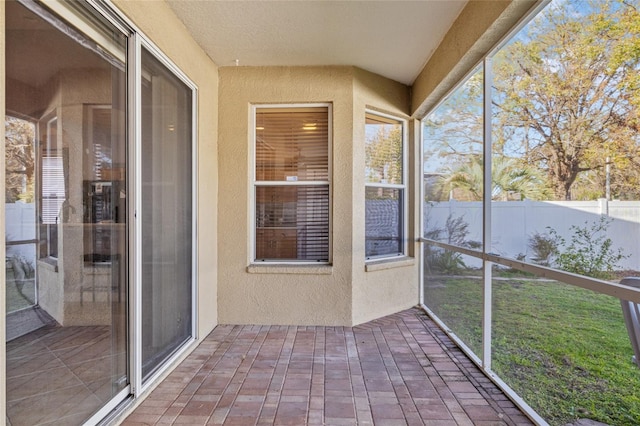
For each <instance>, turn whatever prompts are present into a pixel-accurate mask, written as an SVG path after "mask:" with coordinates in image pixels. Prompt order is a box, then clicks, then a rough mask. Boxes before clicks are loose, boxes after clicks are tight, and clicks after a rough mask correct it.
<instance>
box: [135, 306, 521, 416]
mask: <svg viewBox="0 0 640 426" xmlns="http://www.w3.org/2000/svg"><path fill="white" fill-rule="evenodd" d="M174 423H175V424H190V425H205V424H210V425H219V424H225V425H256V424H258V425H271V424H275V425H305V424H309V425H356V424H357V425H372V424H373V425H380V426H385V425H423V424H424V425H505V424H506V425H530V424H532V422H531V421H530V420H529V419H528V418H527V417H526V416H525V415H524V414H523V413H522V412H521V411H520V410H519V409H518V408H517V407H515V405H514V404H513V403H512V402H511V401H510V400H509V399H508V398H507V397H506V396H505V395H504V394H503V393H502V392H501V391H500V390H499V389H498V388H497V387H496V386H495V385H494V384H493V383H492V382H491V381H490V380H489V379H487V378H486V377H485V376H484V375H483V374H482V372H480V370H478V369H477V368H476V367H475V365H474V364H473V363H472V362H471V361H470V360H469V359H468V358H467V357H466V356H465V355H464V354H463V353H462V352H461V351H460V350H459V349H458V348H457V347H456V346H455V345H454V344H453V342H451V340H450V339H449V338H448V337H447V336H446V335H445V334H444V333H443V332H442V331H441V330H440V328H438V326H437V325H436V324H435V323H434V322H433V321H432V320H431V319H430V318H429V317H428V316H427V315H426V314H425V313H424V312H423V311H422V310H421V309H419V308H413V309H409V310H406V311H403V312H400V313H398V314H394V315H390V316H387V317H384V318H381V319H378V320H375V321H371V322H368V323H366V324H362V325H359V326H357V327H353V328H350V327H299V326H289V327H287V326H237V325H236V326H234V325H220V326H218V327H216V328H215V330H214V331H213V332H212V333H211V334H210V335H209V336H207V337H206V338H205V339H204V341H203V342H202V343H201V344H200V346H198V348H196V349H195V351H194V352H193V353H191V354H190V355H189V357H188V358H187V359H186V360H185V361H184V362H182V364H180V366H178V367H177V368H176V370H174V371H173V372H172V373H171V374H170V375H169V376H168V377H167V379H165V380H164V381H163V382H162V383H161V384H160V385H158V387H157V388H156V389H155V390H154V391H153V392H152V393H151V394H150V395H149V397H148V398H146V399H145V400H144V401H143V402H142V403H141V404H140V406H138V407H137V408H136V410H135V411H134V412H133V413H132V414H131V415H130V416H129V417H128V418H126V419H125V420H124V422H123V424H124V425H153V424H174Z"/></svg>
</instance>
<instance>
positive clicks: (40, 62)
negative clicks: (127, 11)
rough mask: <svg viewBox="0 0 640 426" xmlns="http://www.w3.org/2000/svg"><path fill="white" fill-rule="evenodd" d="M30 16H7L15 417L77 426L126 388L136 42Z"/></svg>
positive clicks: (20, 9) (10, 370) (32, 10)
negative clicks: (132, 55) (129, 117)
mask: <svg viewBox="0 0 640 426" xmlns="http://www.w3.org/2000/svg"><path fill="white" fill-rule="evenodd" d="M26 4H27V6H28V7H27V6H25V5H23V4H21V3H19V2H16V1H7V2H6V3H5V9H6V21H5V22H6V33H5V37H6V87H5V90H6V110H7V117H5V130H6V134H7V137H6V138H5V147H7V148H10V149H7V150H6V152H7V155H6V158H5V164H6V168H7V170H10V171H11V173H8V174H7V182H5V200H6V212H5V213H6V217H7V221H6V236H7V237H6V238H7V240H8V243H9V244H8V249H7V260H8V261H7V262H6V270H5V273H6V277H7V289H6V292H7V312H8V313H7V318H6V324H7V344H6V348H7V378H6V386H7V414H8V420H9V422H10V423H11V424H12V425H14V426H15V425H33V424H42V423H47V422H52V421H57V422H61V423H63V424H67V425H73V424H82V423H83V422H84V421H86V420H87V419H88V418H90V417H91V416H92V415H93V414H94V413H96V412H97V411H98V410H100V409H101V408H102V407H103V406H104V405H105V404H106V403H108V402H109V401H111V400H112V399H113V398H114V396H115V395H116V394H117V393H118V392H119V391H121V390H122V389H124V388H125V387H126V386H127V385H128V383H129V379H128V376H129V373H128V370H127V358H128V355H127V332H126V330H127V318H126V306H127V298H126V288H127V280H126V276H127V262H126V259H127V250H126V238H125V237H126V226H127V215H126V202H127V192H126V188H127V185H126V182H127V173H126V164H127V156H126V152H127V141H126V127H125V121H126V120H125V118H126V87H127V85H126V72H125V69H126V68H125V66H126V64H125V63H124V62H123V58H125V57H126V43H127V39H126V37H125V36H124V35H122V34H121V33H120V32H119V31H118V30H117V29H115V28H114V27H113V26H112V25H110V24H109V23H108V22H106V21H105V20H103V19H102V18H100V17H99V16H97V15H92V14H91V13H90V12H89V11H85V14H84V16H85V17H84V18H79V17H78V18H77V22H71V23H70V22H68V21H63V20H62V19H59V18H57V17H56V16H55V15H54V14H53V13H52V12H50V11H48V10H47V9H45V8H43V7H42V6H39V5H38V4H35V3H30V2H29V3H26ZM78 16H80V15H78ZM78 28H84V29H90V30H91V31H92V32H93V33H100V34H101V35H102V36H103V37H101V40H102V41H101V42H100V43H101V44H97V43H96V42H94V41H93V39H92V38H91V37H89V36H87V35H86V33H85V31H80V30H79V29H78Z"/></svg>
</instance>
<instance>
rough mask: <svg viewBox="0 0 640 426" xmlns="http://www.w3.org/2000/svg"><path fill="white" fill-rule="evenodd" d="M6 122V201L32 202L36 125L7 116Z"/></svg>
mask: <svg viewBox="0 0 640 426" xmlns="http://www.w3.org/2000/svg"><path fill="white" fill-rule="evenodd" d="M4 124H5V165H6V166H5V167H6V179H5V202H7V203H15V202H16V201H17V200H20V199H22V200H24V201H27V202H32V201H33V198H34V192H33V191H34V183H35V181H34V180H35V157H34V140H35V126H34V125H33V123H30V122H28V121H25V120H21V119H19V118H15V117H10V116H6V117H5V120H4Z"/></svg>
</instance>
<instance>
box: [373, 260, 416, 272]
mask: <svg viewBox="0 0 640 426" xmlns="http://www.w3.org/2000/svg"><path fill="white" fill-rule="evenodd" d="M415 264H416V259H415V258H413V257H406V256H403V257H397V258H396V257H394V258H387V259H380V260H372V261H368V262H367V263H366V264H365V265H364V270H365V271H366V272H374V271H384V270H385V269H394V268H405V267H407V266H413V265H415Z"/></svg>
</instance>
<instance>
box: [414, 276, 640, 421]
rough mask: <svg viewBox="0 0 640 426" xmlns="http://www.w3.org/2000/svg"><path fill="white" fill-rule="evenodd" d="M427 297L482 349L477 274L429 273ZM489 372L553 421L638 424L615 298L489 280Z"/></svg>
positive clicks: (639, 389) (635, 390)
mask: <svg viewBox="0 0 640 426" xmlns="http://www.w3.org/2000/svg"><path fill="white" fill-rule="evenodd" d="M427 282H428V283H429V285H428V286H427V287H426V288H425V301H426V302H427V305H428V306H429V307H430V308H431V309H432V310H433V311H434V313H435V314H436V315H438V317H439V318H440V319H441V320H443V321H444V323H445V324H447V326H449V327H450V328H451V329H452V331H453V332H454V333H456V334H457V335H458V337H460V338H461V339H462V340H463V341H464V342H465V343H466V344H467V346H469V347H470V348H471V349H472V350H473V351H474V352H475V353H476V354H480V353H481V336H482V335H481V315H482V314H481V312H482V311H481V309H482V288H481V280H480V279H473V278H466V277H462V278H461V277H455V278H454V277H452V278H435V277H433V278H429V280H428V281H427ZM492 335H493V336H492V339H493V340H492V351H493V352H492V366H493V370H494V371H495V372H496V373H497V374H498V375H499V376H500V377H501V378H502V379H503V380H504V381H505V382H506V383H507V384H508V385H509V386H510V387H511V388H513V389H514V390H515V391H516V392H517V393H518V394H519V395H520V396H521V397H523V399H524V400H525V401H526V402H527V403H528V404H529V405H530V406H531V407H532V408H533V409H534V410H536V411H537V412H538V414H540V415H541V416H542V417H543V418H545V419H546V420H547V421H548V422H549V423H550V424H551V425H564V424H566V423H568V422H570V421H572V420H575V419H579V418H589V419H592V420H596V421H600V422H603V423H607V424H610V425H637V424H640V368H638V367H637V366H636V365H635V364H633V363H632V362H631V357H632V355H633V351H632V349H631V344H630V343H629V337H628V335H627V331H626V328H625V325H624V320H623V317H622V310H621V308H620V301H619V300H618V299H615V298H613V297H610V296H606V295H602V294H597V293H594V292H592V291H589V290H584V289H581V288H577V287H573V286H570V285H567V284H562V283H558V282H549V281H542V280H536V279H533V278H531V277H524V278H517V277H513V278H506V277H502V278H501V279H494V285H493V325H492Z"/></svg>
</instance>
